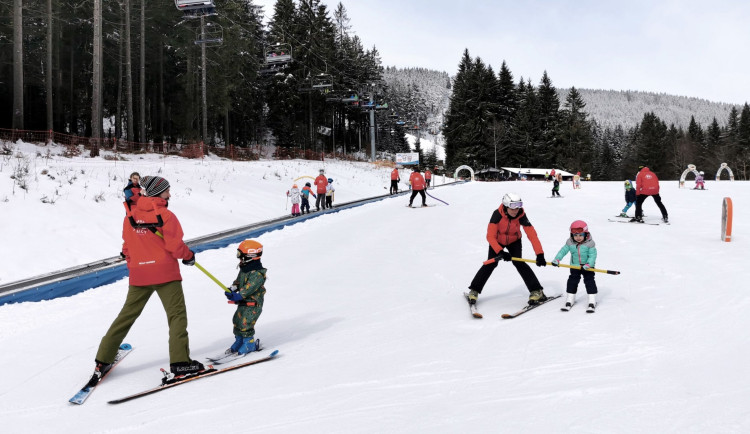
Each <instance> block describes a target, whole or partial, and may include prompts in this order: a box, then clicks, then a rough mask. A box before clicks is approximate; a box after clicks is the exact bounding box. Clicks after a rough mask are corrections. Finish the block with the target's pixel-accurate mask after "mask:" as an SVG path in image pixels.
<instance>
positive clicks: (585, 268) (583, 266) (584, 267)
mask: <svg viewBox="0 0 750 434" xmlns="http://www.w3.org/2000/svg"><path fill="white" fill-rule="evenodd" d="M581 268H583V269H584V270H588V269H589V268H591V265H589V264H583V265H581Z"/></svg>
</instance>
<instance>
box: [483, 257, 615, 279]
mask: <svg viewBox="0 0 750 434" xmlns="http://www.w3.org/2000/svg"><path fill="white" fill-rule="evenodd" d="M502 259H503V257H502V256H496V257H494V258H490V259H488V260H486V261H484V262H483V264H484V265H489V264H492V263H493V262H498V261H500V260H502ZM511 260H513V261H518V262H531V263H532V264H536V260H534V259H524V258H511ZM547 265H552V263H551V262H547ZM557 265H558V266H559V267H564V268H573V269H576V270H581V269H582V268H581V267H580V266H578V265H566V264H557ZM585 271H593V272H596V273H605V274H613V275H617V274H620V272H619V271H614V270H601V269H599V268H589V269H588V270H585Z"/></svg>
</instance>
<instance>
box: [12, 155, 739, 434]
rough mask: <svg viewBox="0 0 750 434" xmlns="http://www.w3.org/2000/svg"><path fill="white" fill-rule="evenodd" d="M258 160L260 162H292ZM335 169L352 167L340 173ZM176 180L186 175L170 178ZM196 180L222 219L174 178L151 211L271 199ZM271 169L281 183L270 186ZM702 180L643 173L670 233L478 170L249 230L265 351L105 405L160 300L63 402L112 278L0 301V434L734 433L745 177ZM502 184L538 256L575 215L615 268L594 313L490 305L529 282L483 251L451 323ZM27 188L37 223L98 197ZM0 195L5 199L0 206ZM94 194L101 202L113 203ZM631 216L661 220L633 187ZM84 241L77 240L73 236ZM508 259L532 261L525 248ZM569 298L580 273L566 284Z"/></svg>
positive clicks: (224, 261)
mask: <svg viewBox="0 0 750 434" xmlns="http://www.w3.org/2000/svg"><path fill="white" fill-rule="evenodd" d="M202 164H205V163H197V164H196V167H202ZM266 164H268V165H270V166H271V167H268V168H267V169H266V170H267V172H269V173H270V174H273V172H274V171H275V170H281V169H279V168H280V167H284V166H283V165H285V164H298V163H297V162H286V163H283V162H266ZM167 166H169V163H167ZM211 167H212V169H211V170H213V171H215V173H227V172H230V173H233V174H237V173H241V171H240V170H237V169H234V170H233V169H232V167H235V168H236V163H235V164H234V165H232V164H231V163H229V162H215V163H214V162H212V164H211ZM311 168H314V167H311ZM128 170H130V168H129V167H128V169H126V170H125V171H128ZM295 172H297V171H296V170H295ZM105 173H106V172H105ZM172 173H176V172H172ZM196 173H200V172H197V171H196ZM196 176H205V175H196ZM256 176H258V175H256ZM338 176H339V177H342V178H348V177H347V176H341V175H338ZM351 176H354V177H358V176H360V175H359V174H358V172H357V173H356V174H355V172H354V170H352V175H351ZM362 176H365V175H362ZM193 177H195V176H193ZM258 177H259V176H258ZM100 178H103V176H102V177H100ZM178 178H179V179H181V180H183V179H187V178H190V176H188V174H187V173H186V174H184V175H183V174H177V176H176V177H173V178H172V179H175V180H176V179H178ZM172 179H170V181H171V182H173V185H174V184H175V183H176V182H175V181H172ZM215 179H216V181H215V183H214V185H213V188H214V189H215V190H220V189H221V190H222V193H221V194H222V196H223V197H224V198H225V199H224V203H225V204H226V209H234V210H235V212H233V213H229V212H226V209H225V210H223V211H225V212H223V213H222V212H218V211H216V210H215V209H213V208H214V207H213V206H201V203H199V202H196V201H195V200H193V201H192V202H195V203H191V200H190V199H191V198H190V197H189V196H187V193H186V192H185V191H184V190H183V191H182V192H181V193H180V195H181V197H178V198H177V199H178V200H175V201H174V203H173V204H172V206H171V207H170V208H172V209H173V210H174V211H175V212H176V213H177V215H178V216H181V217H182V216H187V215H192V217H190V219H192V223H190V224H191V225H192V228H193V229H192V231H193V233H194V234H195V235H197V233H196V229H195V228H197V227H204V226H211V227H215V226H217V225H227V226H232V225H234V224H236V221H237V220H234V217H233V216H234V214H235V213H237V212H238V211H236V210H237V208H234V206H235V204H236V203H237V202H240V201H245V202H243V203H246V204H247V206H248V209H252V207H251V206H250V204H251V203H254V202H255V201H256V200H257V202H264V201H270V200H274V201H277V202H278V204H277V207H278V208H281V206H283V204H282V203H281V202H283V195H282V196H281V199H279V192H274V193H273V194H271V193H263V192H261V191H258V189H253V188H240V187H237V186H236V183H234V182H231V179H232V177H231V176H229V175H227V176H219V175H216V176H215ZM287 183H288V182H286V181H285V182H282V181H279V189H281V188H283V187H284V186H285V185H286V184H287ZM92 184H93V181H92ZM117 184H118V187H119V184H120V182H119V181H118V183H117ZM178 185H179V184H178ZM230 186H231V187H233V188H231V189H230ZM707 186H708V188H709V190H707V191H693V190H679V189H678V188H677V183H676V182H670V183H663V184H662V196H663V200H664V203H665V205H666V206H667V208H668V210H669V213H670V219H671V220H672V224H671V225H659V226H650V225H637V224H622V223H611V222H608V221H607V220H608V218H610V217H612V216H613V215H615V214H617V213H619V211H620V209H621V208H622V205H623V189H622V184H621V183H619V182H591V183H584V184H583V188H582V189H581V190H576V191H573V190H571V189H570V188H569V185H568V184H563V186H562V194H563V196H564V198H563V199H548V198H547V196H549V190H550V188H551V185H550V184H545V183H543V182H507V183H476V182H475V183H468V184H462V185H459V186H453V187H445V188H438V189H435V190H431V191H430V193H431V194H432V195H434V196H435V197H438V198H440V199H442V200H444V201H446V202H448V203H449V204H450V206H446V205H443V204H440V203H439V202H436V201H434V200H433V199H431V198H428V203H436V204H437V206H434V207H430V208H418V209H409V208H406V207H405V206H404V205H405V202H406V199H405V198H404V197H403V196H401V197H398V198H393V199H388V200H384V201H380V202H377V203H373V204H370V205H366V206H362V207H358V208H355V209H352V210H348V211H344V212H340V213H336V214H330V215H325V216H322V217H320V218H317V219H312V220H309V221H306V222H304V223H300V224H297V225H294V226H292V227H288V228H285V229H284V230H281V231H274V232H271V233H268V234H266V235H264V236H263V237H261V238H260V241H261V242H262V243H263V244H264V246H265V252H264V255H263V263H264V265H265V266H266V267H267V268H268V269H269V272H268V277H269V279H268V282H267V290H268V292H267V296H266V305H265V309H264V312H263V315H262V316H261V317H260V320H259V322H258V324H257V337H259V338H260V339H261V340H262V341H263V342H264V343H265V346H266V347H267V348H268V349H269V350H270V349H274V348H277V349H279V350H280V352H281V353H280V357H279V359H278V360H274V361H272V362H269V363H265V364H261V365H257V366H253V367H249V368H246V369H243V370H239V371H235V372H231V373H227V374H223V375H220V376H217V377H213V378H206V379H203V380H199V381H196V382H194V383H190V384H186V385H183V386H180V387H178V388H175V389H173V390H168V391H164V392H162V393H160V394H157V395H153V396H150V397H146V398H142V399H140V400H136V401H132V402H129V403H125V404H121V405H118V406H111V405H108V404H107V403H106V402H107V401H108V400H110V399H115V398H119V397H122V396H124V395H127V394H130V393H133V392H136V391H140V390H142V389H145V388H148V387H152V386H154V385H156V384H158V383H159V379H160V373H159V370H158V369H159V367H166V366H167V364H168V354H167V338H168V336H167V328H166V321H165V317H164V311H163V308H162V307H161V305H160V303H159V302H158V300H155V299H154V300H151V302H150V303H149V305H148V306H147V307H146V309H145V310H144V312H143V314H142V315H141V317H140V318H139V320H138V321H137V322H136V324H135V326H134V327H133V328H132V330H131V331H130V334H129V335H128V338H127V341H128V342H130V343H131V344H132V345H133V346H134V347H135V350H134V351H133V352H132V353H131V354H130V355H129V356H128V358H127V359H126V360H125V361H123V363H122V364H121V365H120V366H118V368H117V369H116V370H115V371H113V372H112V375H111V376H110V377H108V378H107V380H105V382H104V383H102V384H101V386H100V387H99V388H98V389H97V390H96V392H95V393H94V394H93V395H92V396H91V398H90V399H89V400H88V401H87V402H86V404H85V405H83V406H81V407H72V406H70V405H69V404H68V403H67V400H68V398H70V396H72V395H73V393H74V392H75V390H77V388H79V387H80V386H81V385H82V384H83V382H84V381H85V380H86V378H87V377H88V375H89V374H90V371H91V369H92V368H93V358H94V353H95V351H96V347H97V345H98V343H99V339H100V338H101V336H102V335H103V334H104V332H105V331H106V329H107V327H108V326H109V324H110V323H111V321H112V320H113V319H114V317H115V315H116V314H117V312H118V311H119V309H120V307H121V306H122V303H123V299H124V296H125V293H126V291H127V281H126V280H123V281H120V282H117V283H114V284H111V285H108V286H104V287H100V288H97V289H93V290H90V291H87V292H84V293H82V294H79V295H76V296H74V297H70V298H63V299H57V300H52V301H45V302H39V303H22V304H13V305H5V306H2V307H0V349H1V351H0V372H2V373H3V374H2V376H0V420H2V421H3V431H4V432H8V433H20V432H24V433H25V432H60V433H73V432H81V431H85V432H96V433H98V432H221V431H223V430H240V431H243V432H244V431H253V432H262V433H299V432H305V433H332V432H333V433H351V432H365V433H375V432H399V433H400V432H403V433H435V432H452V433H453V432H455V433H459V432H466V431H468V430H475V431H478V432H528V433H548V432H586V433H594V432H596V433H600V432H613V433H633V432H674V433H686V432H688V433H705V432H712V433H713V432H722V433H725V432H748V431H749V430H750V414H749V413H750V410H748V408H750V393H748V392H750V377H748V376H747V375H744V372H745V365H746V361H747V360H748V358H750V349H749V348H750V345H748V344H749V342H748V340H749V338H748V337H747V333H745V332H744V330H745V329H747V327H748V319H747V308H748V307H750V293H748V291H746V289H745V283H746V281H747V280H748V277H750V274H748V272H747V269H746V268H745V267H746V264H747V263H748V261H749V260H750V254H749V253H748V251H750V250H749V249H748V240H750V238H748V236H747V234H748V233H750V221H748V219H746V218H743V217H742V216H746V215H747V213H748V210H747V205H746V204H747V203H749V202H750V189H748V184H747V183H745V182H734V183H730V182H722V183H715V182H709V183H708V185H707ZM376 187H377V188H376ZM98 188H100V187H99V186H96V189H98ZM181 188H183V187H178V190H179V189H181ZM372 188H373V190H377V189H381V190H382V187H381V186H380V185H373V187H372ZM224 189H226V190H224ZM113 191H114V187H113ZM509 191H514V192H517V193H519V194H520V195H521V196H522V198H523V201H524V204H525V209H526V212H527V213H528V216H529V218H530V220H531V222H532V223H533V224H534V225H535V227H536V230H537V231H538V233H539V236H540V239H541V242H542V245H543V246H544V249H545V253H546V256H547V259H548V260H551V259H552V257H553V256H554V254H555V253H556V252H557V250H558V249H559V248H560V247H561V246H562V245H563V243H564V242H565V240H566V238H567V236H568V234H567V228H568V225H569V224H570V222H571V221H573V220H576V219H583V220H585V221H586V222H588V224H589V227H590V229H591V232H592V234H593V236H594V238H595V240H596V242H597V247H598V250H599V259H598V261H597V266H598V267H600V268H608V269H615V270H619V271H621V272H622V274H621V275H619V276H610V275H599V274H598V275H597V276H596V280H597V283H598V286H599V290H600V296H599V300H600V304H599V308H598V311H597V312H596V313H595V314H586V313H585V312H584V309H583V308H582V307H581V305H577V306H575V307H574V308H573V310H571V311H570V312H567V313H563V312H561V311H560V310H559V307H560V305H561V304H562V302H560V303H557V302H552V303H549V304H547V305H545V306H543V307H540V308H539V309H536V310H534V311H532V312H530V313H528V314H526V315H523V316H521V317H519V318H517V319H512V320H502V319H500V315H501V314H502V313H506V312H511V311H515V310H517V309H518V308H520V307H521V306H523V305H524V304H525V303H526V298H527V295H528V292H527V291H526V288H525V287H524V285H523V282H522V280H521V279H520V277H519V276H518V274H517V273H516V272H515V270H514V269H513V267H512V266H511V265H509V264H507V263H502V264H500V265H499V266H498V268H497V269H496V270H495V273H494V274H493V276H492V277H491V278H490V280H489V282H488V284H487V286H486V287H485V291H484V293H483V294H482V296H481V297H480V301H479V309H480V311H481V312H482V313H483V314H484V319H481V320H476V319H473V318H472V317H471V316H470V315H469V310H468V308H467V306H466V303H465V302H464V301H463V299H462V297H461V293H462V292H463V291H464V290H465V289H466V286H467V285H468V283H469V282H470V280H471V279H472V277H473V275H474V273H475V272H476V270H477V269H478V267H479V266H480V265H481V262H482V261H483V260H484V259H486V257H485V254H486V250H487V243H486V241H485V230H486V224H487V221H488V219H489V217H490V215H491V213H492V211H493V210H494V209H495V208H496V207H497V206H498V204H499V202H500V198H501V197H502V195H503V194H504V193H506V192H509ZM193 194H195V193H193ZM265 194H269V196H263V195H265ZM206 196H208V194H206V195H204V196H202V197H206ZM725 196H729V197H732V199H733V201H734V206H735V220H734V225H735V227H734V241H733V242H731V243H723V242H721V241H720V240H719V227H720V215H721V199H722V198H723V197H725ZM256 198H257V199H256ZM193 199H194V198H193ZM36 202H37V201H36V200H34V201H12V202H9V203H10V204H12V207H13V209H14V210H15V209H16V208H19V209H20V210H16V211H14V212H23V213H24V215H25V216H27V218H26V221H25V223H26V225H23V229H24V230H33V231H38V232H42V233H47V228H46V226H45V225H46V224H47V222H48V221H55V220H61V221H67V222H69V223H70V219H71V217H70V216H71V215H73V216H83V215H86V214H87V211H90V210H91V209H92V208H94V207H96V206H99V204H97V203H95V202H93V201H86V202H81V203H80V204H79V205H80V207H78V208H77V209H67V208H66V209H63V208H61V207H58V206H57V205H55V206H49V205H46V206H47V208H45V210H46V213H45V214H41V213H39V212H33V210H34V209H35V208H34V207H36ZM89 202H91V203H89ZM0 205H2V206H3V207H5V208H4V209H3V213H5V211H6V210H7V209H8V206H9V205H8V203H2V204H0ZM106 205H107V206H111V207H113V208H118V207H119V204H118V202H117V201H116V200H115V198H114V197H112V198H111V199H108V201H107V202H106ZM645 212H646V215H647V216H648V217H647V218H652V219H656V218H657V216H658V210H657V209H656V206H655V205H654V204H653V202H651V201H650V200H649V201H647V202H646V204H645ZM249 214H250V211H248V215H249ZM631 214H632V210H631ZM97 216H98V218H99V219H100V220H102V222H101V223H100V224H101V225H102V226H106V225H110V224H113V225H119V224H120V222H121V214H120V213H119V211H116V212H112V215H111V216H108V214H106V213H104V212H103V211H102V212H100V213H98V214H97ZM105 217H106V218H111V219H113V220H116V221H115V222H114V223H108V222H105V221H103V220H104V219H105ZM4 218H5V217H4ZM82 218H83V217H82ZM224 219H229V220H232V221H230V222H225V221H223V220H224ZM245 222H246V221H245V220H243V223H245ZM2 227H3V228H5V227H6V225H3V226H2ZM3 230H4V231H7V229H3ZM71 230H77V229H75V228H72V229H71ZM83 232H84V233H85V231H83ZM3 235H4V236H5V235H7V233H4V234H3ZM48 235H49V236H48V242H49V245H48V247H49V246H51V247H52V250H54V251H64V248H65V246H64V245H61V244H58V241H57V240H58V238H57V237H56V236H55V234H48ZM100 242H101V240H98V239H97V238H96V237H81V241H80V243H81V244H82V247H80V248H81V249H86V248H94V247H95V246H94V244H97V243H100ZM5 246H7V244H4V248H3V258H2V259H3V260H4V261H5V260H7V259H8V257H9V255H8V253H6V252H7V248H5ZM12 248H13V249H14V250H15V251H18V252H19V254H21V253H20V252H24V253H25V254H27V255H31V253H28V251H36V252H37V255H36V256H35V260H34V261H29V263H28V265H27V268H30V269H33V270H37V269H38V270H42V269H43V268H44V267H45V263H46V260H47V257H46V255H40V254H39V249H38V246H36V245H27V244H25V243H19V242H18V241H16V242H15V244H12ZM112 248H113V247H110V248H109V250H108V251H110V250H112ZM234 252H235V248H234V247H229V248H226V249H220V250H214V251H207V252H203V253H201V254H200V255H199V258H198V259H199V261H200V262H201V264H202V265H203V266H205V267H206V268H207V269H208V270H209V271H211V272H212V273H213V274H214V275H215V276H217V277H218V278H219V279H220V280H222V281H223V282H227V283H228V282H230V281H231V280H232V279H233V278H234V277H235V275H236V273H237V269H236V265H237V264H236V258H235V253H234ZM524 256H525V257H532V256H533V254H532V251H531V246H530V244H529V243H528V241H524ZM37 264H40V265H37ZM181 268H182V273H183V278H184V282H183V284H184V288H185V294H186V299H187V305H188V314H189V318H190V324H189V331H190V339H191V351H192V356H193V357H195V358H200V357H201V356H207V355H211V354H215V353H217V352H220V351H222V350H223V349H224V348H226V347H227V346H228V345H229V344H230V343H231V342H232V341H233V338H232V324H231V316H232V312H233V308H232V306H229V305H227V304H226V300H225V299H224V297H223V295H222V293H221V290H220V289H219V288H218V287H216V285H215V284H214V283H213V282H211V281H210V280H209V279H208V278H206V276H204V275H203V274H202V273H201V272H200V271H199V270H197V269H195V268H194V267H182V266H181ZM533 269H534V271H535V272H536V274H537V276H538V277H539V279H540V281H541V282H542V284H543V285H544V287H545V292H547V293H548V294H558V293H561V292H563V290H564V289H563V288H564V285H565V281H566V279H567V275H568V272H567V270H564V269H555V268H552V267H545V268H537V267H533ZM33 274H37V273H33ZM584 293H585V290H584V289H583V286H582V285H581V287H580V288H579V297H583V296H584V295H583V294H584Z"/></svg>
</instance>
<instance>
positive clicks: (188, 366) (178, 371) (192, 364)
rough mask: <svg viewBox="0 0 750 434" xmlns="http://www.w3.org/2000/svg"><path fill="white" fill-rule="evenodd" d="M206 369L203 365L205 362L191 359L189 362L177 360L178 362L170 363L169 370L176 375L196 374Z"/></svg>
mask: <svg viewBox="0 0 750 434" xmlns="http://www.w3.org/2000/svg"><path fill="white" fill-rule="evenodd" d="M204 369H206V368H205V367H204V366H203V363H201V362H199V361H197V360H191V361H189V362H177V363H170V364H169V370H170V371H171V372H172V373H173V374H174V375H175V376H177V375H189V374H196V373H198V372H200V371H202V370H204Z"/></svg>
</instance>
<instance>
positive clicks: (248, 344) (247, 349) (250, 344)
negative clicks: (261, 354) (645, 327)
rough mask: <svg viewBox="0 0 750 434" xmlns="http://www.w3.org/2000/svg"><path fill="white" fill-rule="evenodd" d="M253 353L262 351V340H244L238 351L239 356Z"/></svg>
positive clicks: (251, 338)
mask: <svg viewBox="0 0 750 434" xmlns="http://www.w3.org/2000/svg"><path fill="white" fill-rule="evenodd" d="M253 351H260V340H258V341H257V342H256V341H255V338H253V337H249V338H242V343H241V344H240V347H239V348H238V349H237V354H247V353H252V352H253Z"/></svg>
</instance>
